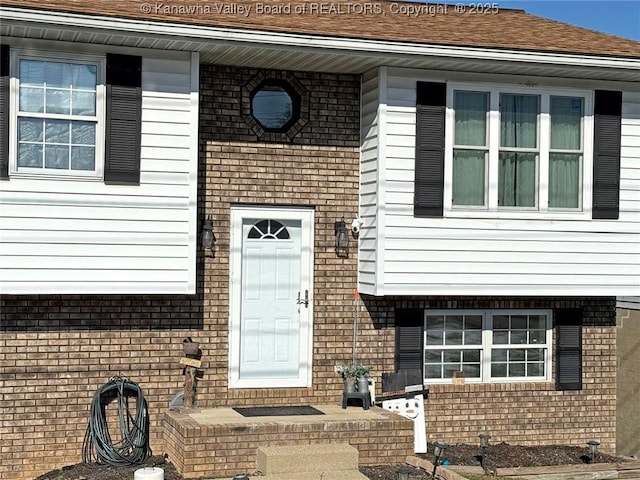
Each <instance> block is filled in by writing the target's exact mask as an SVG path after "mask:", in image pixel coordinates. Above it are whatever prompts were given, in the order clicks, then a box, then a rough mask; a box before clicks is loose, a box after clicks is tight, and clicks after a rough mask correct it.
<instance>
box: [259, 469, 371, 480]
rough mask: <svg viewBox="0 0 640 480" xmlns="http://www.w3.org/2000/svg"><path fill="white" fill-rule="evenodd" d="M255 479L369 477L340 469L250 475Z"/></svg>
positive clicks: (365, 479)
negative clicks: (336, 470) (258, 475)
mask: <svg viewBox="0 0 640 480" xmlns="http://www.w3.org/2000/svg"><path fill="white" fill-rule="evenodd" d="M251 478H252V479H255V480H300V479H301V478H304V480H369V478H368V477H367V476H365V475H363V474H362V473H360V472H359V471H357V470H341V471H338V472H296V473H279V474H274V475H265V476H260V477H251Z"/></svg>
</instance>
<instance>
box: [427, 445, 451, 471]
mask: <svg viewBox="0 0 640 480" xmlns="http://www.w3.org/2000/svg"><path fill="white" fill-rule="evenodd" d="M448 446H449V445H447V444H446V443H445V442H441V441H439V440H438V441H437V442H436V443H434V444H433V455H434V456H435V457H436V459H435V461H434V462H433V473H431V477H432V478H436V470H437V469H438V464H439V463H440V456H441V455H442V452H444V449H445V448H447V447H448Z"/></svg>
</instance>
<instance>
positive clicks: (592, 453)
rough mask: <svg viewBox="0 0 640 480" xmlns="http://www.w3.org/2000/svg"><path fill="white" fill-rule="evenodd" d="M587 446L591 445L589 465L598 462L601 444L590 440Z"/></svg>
mask: <svg viewBox="0 0 640 480" xmlns="http://www.w3.org/2000/svg"><path fill="white" fill-rule="evenodd" d="M587 445H589V463H593V462H595V460H596V453H598V446H599V445H600V442H598V441H597V440H589V441H588V442H587Z"/></svg>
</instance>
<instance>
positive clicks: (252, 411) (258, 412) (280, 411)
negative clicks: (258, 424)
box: [233, 405, 324, 417]
mask: <svg viewBox="0 0 640 480" xmlns="http://www.w3.org/2000/svg"><path fill="white" fill-rule="evenodd" d="M233 409H234V410H235V411H236V412H238V413H239V414H240V415H242V416H243V417H288V416H290V415H324V413H323V412H321V411H320V410H318V409H317V408H313V407H311V406H309V405H302V406H299V407H234V408H233Z"/></svg>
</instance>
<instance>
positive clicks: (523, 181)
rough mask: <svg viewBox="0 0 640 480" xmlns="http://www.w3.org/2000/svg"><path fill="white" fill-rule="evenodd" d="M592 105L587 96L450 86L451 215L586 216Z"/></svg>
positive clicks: (449, 201) (553, 91)
mask: <svg viewBox="0 0 640 480" xmlns="http://www.w3.org/2000/svg"><path fill="white" fill-rule="evenodd" d="M592 102H593V101H592V94H591V93H590V92H584V91H570V90H548V91H545V90H540V89H535V88H529V89H522V88H511V89H508V88H506V87H500V86H487V87H486V88H481V87H479V86H478V85H473V86H471V85H468V86H467V85H450V86H449V98H448V112H449V115H448V118H449V120H448V126H447V136H448V138H449V139H450V140H449V141H448V142H447V145H448V147H447V157H446V158H447V162H448V164H449V166H448V167H447V171H448V172H449V173H448V175H449V178H450V182H445V183H446V185H445V191H446V192H448V193H447V194H446V196H447V200H448V202H447V206H448V211H449V212H455V211H467V212H473V211H476V213H478V212H482V211H489V212H498V213H499V212H502V213H505V214H509V212H512V213H514V212H547V213H551V214H553V213H554V212H555V213H562V212H565V213H569V214H570V213H580V212H583V210H584V207H585V205H586V196H587V194H590V192H588V191H587V188H586V187H587V182H585V174H586V173H588V172H589V168H590V164H591V158H590V150H588V147H587V146H588V141H587V138H586V137H587V133H588V132H587V130H588V129H587V128H586V127H589V128H592V121H593V120H592ZM589 131H591V130H589Z"/></svg>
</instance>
